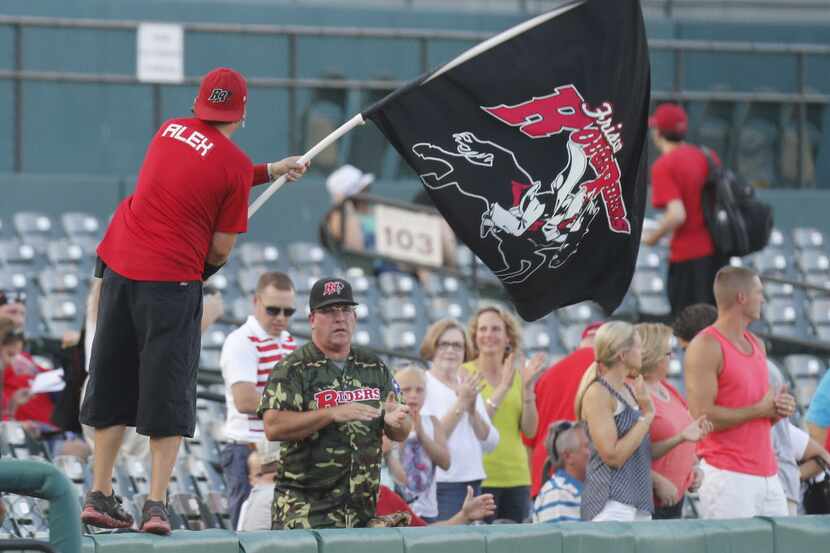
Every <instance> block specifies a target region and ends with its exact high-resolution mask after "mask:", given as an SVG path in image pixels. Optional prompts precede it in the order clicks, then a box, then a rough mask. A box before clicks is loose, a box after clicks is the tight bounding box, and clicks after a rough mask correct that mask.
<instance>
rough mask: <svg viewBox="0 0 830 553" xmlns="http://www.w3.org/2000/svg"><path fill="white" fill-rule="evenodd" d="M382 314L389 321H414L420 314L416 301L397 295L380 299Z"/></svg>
mask: <svg viewBox="0 0 830 553" xmlns="http://www.w3.org/2000/svg"><path fill="white" fill-rule="evenodd" d="M380 316H381V318H382V319H383V320H384V321H385V322H387V323H390V322H395V321H414V320H415V319H416V318H417V316H418V309H417V307H416V306H415V303H414V302H412V301H408V300H402V299H399V298H395V297H389V298H384V299H382V300H380Z"/></svg>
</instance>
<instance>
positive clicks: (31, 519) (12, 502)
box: [6, 494, 49, 541]
mask: <svg viewBox="0 0 830 553" xmlns="http://www.w3.org/2000/svg"><path fill="white" fill-rule="evenodd" d="M6 503H7V504H8V506H9V512H8V514H7V515H6V516H8V517H9V518H11V519H12V520H14V524H15V525H16V526H17V530H18V532H19V534H20V536H21V537H23V538H32V539H37V540H44V541H48V539H49V524H48V521H47V519H46V514H45V512H46V510H48V506H47V505H48V503H47V502H46V501H45V500H39V499H35V498H33V497H25V496H22V495H15V494H7V495H6Z"/></svg>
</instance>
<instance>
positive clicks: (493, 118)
mask: <svg viewBox="0 0 830 553" xmlns="http://www.w3.org/2000/svg"><path fill="white" fill-rule="evenodd" d="M471 54H472V57H469V56H470V55H471ZM649 76H650V72H649V60H648V50H647V45H646V36H645V28H644V25H643V17H642V12H641V10H640V3H639V1H638V0H584V1H572V2H568V3H566V4H564V5H563V6H561V7H560V8H558V9H556V10H553V11H551V12H548V13H546V14H542V15H540V16H538V17H536V18H534V19H531V20H529V21H527V22H525V23H523V24H521V25H518V26H517V27H514V28H513V29H510V30H508V31H505V32H504V33H502V34H501V35H498V36H497V37H494V38H493V39H490V40H488V41H485V42H484V43H482V44H481V45H479V46H477V47H476V48H473V49H472V50H470V51H469V52H468V53H466V54H464V55H462V56H459V58H456V60H454V61H453V62H450V63H448V64H447V65H445V66H444V67H442V68H440V69H438V70H437V71H435V72H433V73H432V74H430V75H427V76H425V77H423V78H421V79H419V80H418V81H416V82H414V83H411V84H410V85H408V86H406V87H404V88H402V89H399V90H397V91H395V92H393V93H392V94H390V95H389V96H388V97H387V98H385V99H384V100H382V101H381V102H378V104H376V105H374V106H372V107H371V108H370V109H369V110H367V111H366V112H364V113H363V117H364V118H366V119H371V120H372V121H374V123H375V124H376V125H377V126H378V127H379V128H380V129H381V131H382V132H383V133H384V134H385V135H386V137H387V138H388V139H389V141H390V142H391V143H392V144H393V145H394V146H395V148H396V149H397V150H398V152H399V153H400V154H401V156H403V158H404V159H405V160H406V161H407V163H409V165H411V166H412V168H413V169H414V170H415V172H416V173H417V174H418V175H419V176H420V177H421V180H422V181H423V184H424V186H425V187H426V189H427V190H428V192H429V194H430V196H431V197H432V200H433V201H434V202H435V205H436V206H437V208H438V210H439V211H440V212H441V214H442V215H443V216H444V218H446V220H447V221H448V222H449V224H450V226H451V227H452V228H453V230H454V231H455V233H456V235H457V236H458V237H459V238H460V239H461V240H462V241H463V242H464V243H465V244H467V245H468V246H469V247H470V249H472V250H473V251H474V252H475V253H476V255H478V256H479V257H480V258H481V259H482V261H484V263H486V264H487V266H488V267H489V268H490V269H491V270H492V271H493V272H494V273H495V274H496V276H498V277H499V279H500V280H501V282H502V283H503V284H504V286H505V288H506V290H507V292H508V293H509V295H510V297H511V299H512V301H513V303H514V304H515V305H516V309H517V310H518V312H519V314H520V315H521V316H522V317H523V318H524V319H526V320H536V319H538V318H540V317H543V316H544V315H546V314H548V313H550V312H551V311H552V310H553V309H556V308H558V307H563V306H565V305H570V304H574V303H577V302H580V301H583V300H594V301H596V302H597V303H599V304H600V305H601V306H602V307H603V308H604V309H605V310H606V311H607V312H609V313H610V312H611V311H613V310H614V309H616V307H617V306H618V305H619V304H620V302H621V301H622V298H623V296H624V295H625V292H626V290H628V286H629V284H630V283H631V277H632V275H633V273H634V265H635V261H636V259H637V252H638V249H639V244H640V232H641V230H642V219H643V210H644V207H645V197H646V188H645V174H646V155H645V148H644V145H645V140H646V138H647V118H648V108H649V87H650V83H649Z"/></svg>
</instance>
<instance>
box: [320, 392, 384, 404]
mask: <svg viewBox="0 0 830 553" xmlns="http://www.w3.org/2000/svg"><path fill="white" fill-rule="evenodd" d="M314 400H315V401H316V402H317V409H327V408H329V407H337V406H338V405H342V404H344V403H352V402H353V401H373V400H374V401H380V388H358V389H357V390H323V391H321V392H317V393H316V394H314Z"/></svg>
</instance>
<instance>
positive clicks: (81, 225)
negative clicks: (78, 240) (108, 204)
mask: <svg viewBox="0 0 830 553" xmlns="http://www.w3.org/2000/svg"><path fill="white" fill-rule="evenodd" d="M61 225H62V226H63V231H64V232H65V233H66V235H67V236H70V237H75V236H96V237H99V236H100V235H101V231H102V230H103V229H102V227H101V221H100V220H99V219H98V217H96V216H95V215H92V214H90V213H81V212H77V211H69V212H66V213H64V214H62V215H61Z"/></svg>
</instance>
